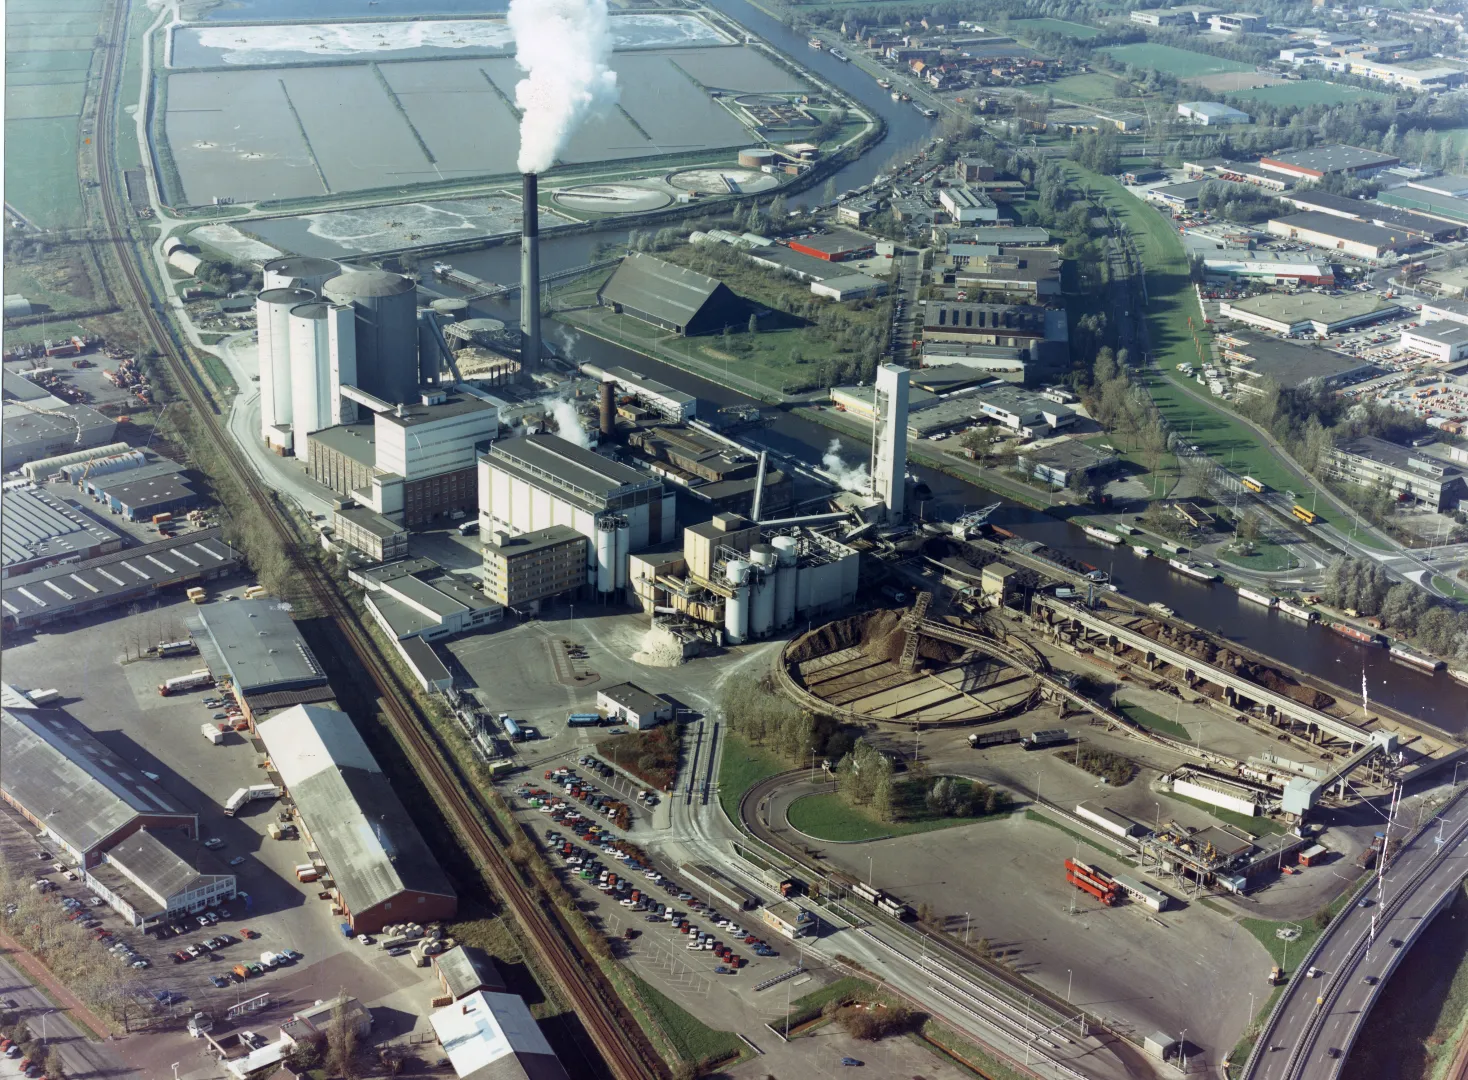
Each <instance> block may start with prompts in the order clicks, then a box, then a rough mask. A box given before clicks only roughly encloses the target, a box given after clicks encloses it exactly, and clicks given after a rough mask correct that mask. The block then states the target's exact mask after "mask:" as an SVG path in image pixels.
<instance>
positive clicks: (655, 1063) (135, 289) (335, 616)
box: [97, 0, 667, 1080]
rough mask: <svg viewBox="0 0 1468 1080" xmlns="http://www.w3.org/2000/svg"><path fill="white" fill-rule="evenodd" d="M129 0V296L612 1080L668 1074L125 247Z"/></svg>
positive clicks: (105, 165)
mask: <svg viewBox="0 0 1468 1080" xmlns="http://www.w3.org/2000/svg"><path fill="white" fill-rule="evenodd" d="M128 9H129V4H128V0H116V2H115V4H114V7H113V12H112V25H111V27H110V40H111V41H112V43H113V44H112V46H111V47H110V48H108V49H107V50H106V51H105V59H104V62H103V69H102V79H101V93H100V95H99V99H98V106H97V156H98V162H97V163H98V169H97V175H98V180H99V185H100V186H99V189H98V190H99V194H100V196H101V206H102V212H103V215H104V217H105V219H106V224H107V228H108V231H109V234H110V235H111V236H112V237H114V238H115V241H114V242H115V243H116V245H117V247H118V251H117V255H118V259H117V261H118V264H119V265H120V266H121V268H122V273H123V276H124V278H125V279H126V281H125V284H126V291H127V293H128V294H129V298H130V299H131V300H132V301H133V302H134V303H136V304H137V307H138V310H139V311H140V312H141V314H142V316H143V318H144V320H145V322H146V324H147V328H148V333H149V334H150V336H152V338H153V340H154V342H155V344H156V346H157V347H158V349H159V352H160V353H161V354H162V358H163V363H164V364H166V365H167V367H168V370H169V372H170V374H171V376H172V379H173V381H174V384H175V386H176V387H177V388H178V390H179V391H180V392H181V393H182V394H183V395H184V397H185V398H186V399H187V400H188V403H189V404H190V405H191V406H193V408H194V410H195V411H196V413H197V416H198V419H199V422H200V423H201V424H202V425H203V427H204V429H205V431H206V433H207V435H208V436H209V437H210V438H211V439H212V440H213V441H214V443H215V446H216V447H217V449H218V451H219V453H220V455H221V457H222V459H223V460H224V463H225V465H226V467H227V468H228V469H229V471H230V472H231V473H233V474H234V475H235V477H236V479H237V480H238V482H239V483H240V484H241V486H242V487H243V488H244V490H245V491H246V492H247V494H248V495H249V496H250V498H251V500H252V501H253V502H254V503H255V505H256V507H257V508H258V510H259V512H260V513H261V514H263V515H264V516H265V518H266V520H267V522H268V523H269V525H270V528H271V531H272V532H273V533H274V534H275V536H276V537H277V538H278V539H279V542H280V544H281V547H282V550H284V551H285V552H286V553H287V554H288V555H289V557H290V559H291V562H292V564H293V566H294V568H295V569H296V570H297V572H298V573H299V576H300V580H301V582H302V583H303V585H304V586H305V587H306V588H307V589H308V590H309V591H310V593H311V595H312V596H313V598H314V599H315V600H316V602H317V603H318V604H320V606H321V610H322V611H323V612H324V613H325V614H326V615H327V616H328V617H329V618H330V619H331V620H332V621H333V622H334V623H335V625H336V627H337V629H338V630H339V631H340V633H341V635H342V638H343V640H344V641H345V642H346V644H347V646H348V647H349V648H350V650H351V659H354V660H355V661H356V662H357V663H358V664H359V665H360V666H361V668H362V670H363V671H365V672H366V673H367V674H368V675H369V677H370V678H371V680H372V685H373V686H374V687H375V689H376V691H377V694H378V697H379V698H380V700H381V704H382V708H383V711H384V713H385V714H386V715H387V717H388V719H389V723H390V725H391V727H392V729H393V731H394V733H395V734H396V735H397V737H398V739H399V740H400V742H401V743H402V745H403V746H404V747H405V749H406V750H407V753H408V758H409V761H410V762H411V764H412V765H413V767H414V769H415V770H416V772H417V773H418V775H419V776H420V777H421V778H422V779H423V781H424V783H425V785H426V786H427V788H428V790H429V791H430V792H431V793H432V794H433V796H434V798H435V800H436V801H437V802H438V804H439V806H440V807H441V808H442V810H443V812H444V814H445V815H446V816H447V818H448V820H449V821H450V823H451V824H452V825H453V826H455V827H456V828H457V830H458V832H459V835H460V836H461V837H462V839H463V841H464V842H465V844H466V845H467V846H468V847H469V849H470V851H471V853H472V855H473V856H474V857H475V858H476V859H477V861H478V862H479V863H480V865H481V866H482V867H484V869H486V870H487V871H488V872H489V875H490V877H491V879H492V880H493V882H494V884H495V887H496V888H497V889H498V890H499V892H500V893H501V895H502V896H503V898H504V900H505V903H506V906H507V907H508V908H509V909H510V911H511V912H512V913H513V914H514V916H515V918H516V920H517V921H518V922H519V924H520V926H521V927H522V929H523V930H524V932H525V933H526V935H527V936H528V938H529V940H530V942H531V944H532V946H533V948H534V950H535V954H536V956H537V958H538V960H539V961H540V963H541V965H542V966H543V968H544V970H546V971H548V972H550V973H551V975H552V976H553V977H554V978H555V980H556V982H557V983H558V984H559V986H560V988H561V992H562V994H563V995H564V997H565V999H566V1000H567V1001H568V1002H569V1003H570V1005H571V1007H572V1009H573V1010H574V1012H575V1014H576V1016H577V1019H578V1020H579V1021H580V1023H581V1024H582V1025H583V1026H584V1027H585V1029H586V1031H587V1033H588V1035H589V1036H590V1038H591V1040H592V1042H593V1043H594V1044H595V1047H596V1050H597V1052H598V1053H600V1054H601V1056H602V1059H603V1061H604V1062H605V1064H606V1067H607V1069H608V1070H609V1071H610V1072H611V1074H612V1075H613V1076H615V1077H618V1078H619V1080H621V1078H627V1080H632V1078H642V1077H663V1076H665V1075H666V1072H667V1070H666V1068H665V1067H664V1065H663V1063H662V1061H661V1059H660V1058H659V1057H658V1056H657V1054H656V1052H655V1051H654V1050H653V1049H652V1047H651V1045H650V1044H648V1042H647V1041H646V1040H645V1039H643V1038H642V1037H641V1035H640V1029H639V1028H638V1026H637V1024H636V1022H635V1021H634V1019H633V1017H632V1016H631V1015H630V1014H629V1013H628V1012H627V1010H626V1009H625V1008H624V1007H623V1006H622V1005H621V1003H620V1001H618V1000H617V998H616V996H615V994H613V993H612V992H611V988H610V986H609V984H608V983H607V982H606V980H605V977H604V975H603V974H602V972H601V971H600V969H599V968H598V967H597V964H596V961H595V959H594V958H593V957H592V956H591V955H590V954H589V952H588V951H587V950H586V948H585V946H584V945H583V944H582V942H581V941H580V940H579V939H578V938H577V937H576V936H575V934H574V932H573V931H572V930H571V928H570V927H569V926H567V925H566V924H565V923H564V922H563V921H562V920H561V919H560V918H559V916H558V914H557V913H556V912H555V910H554V908H553V907H552V906H551V905H550V904H549V903H543V902H541V901H539V900H537V899H536V897H535V896H534V895H532V893H531V891H530V889H529V888H528V887H527V886H526V884H525V883H524V882H523V881H522V880H521V879H520V876H519V874H518V873H517V871H516V870H515V868H514V867H513V866H512V865H511V863H510V862H509V860H508V858H507V857H506V856H505V854H504V851H503V847H504V846H507V841H508V838H507V837H505V836H502V835H498V834H496V833H495V832H494V831H493V829H492V827H491V826H487V825H486V824H485V823H484V821H483V819H481V818H480V816H479V815H478V814H477V813H476V811H475V808H474V806H473V805H472V804H471V802H470V800H469V798H468V796H467V795H465V793H464V790H463V788H462V787H461V785H460V784H459V783H458V782H457V780H456V776H455V772H454V770H453V769H452V768H451V767H450V766H449V765H448V764H447V763H446V761H445V758H444V756H443V755H442V754H441V753H440V752H439V748H438V747H437V745H436V743H435V737H434V736H433V735H432V734H431V733H430V732H429V731H428V730H427V729H426V727H425V725H423V724H422V723H420V722H419V720H418V717H417V715H416V710H415V709H414V707H413V705H412V703H411V698H410V696H409V695H408V693H407V692H406V690H405V689H404V687H403V686H402V684H401V683H400V682H399V680H398V678H397V675H396V673H395V672H394V671H393V670H392V669H391V667H390V666H389V665H388V664H387V663H386V662H385V661H384V659H383V658H382V656H381V654H380V653H379V652H378V650H377V648H376V646H375V644H374V643H373V642H372V640H371V638H370V637H369V636H368V635H367V634H366V633H365V631H364V630H363V629H362V627H361V624H360V623H359V621H358V620H357V618H356V617H355V615H354V613H353V612H352V610H351V608H350V607H349V606H348V605H347V603H346V601H345V599H344V598H343V597H342V596H341V594H340V593H339V592H338V591H337V588H336V586H335V584H334V583H333V582H332V581H331V580H330V579H329V578H328V577H327V575H326V573H325V571H324V570H323V569H322V568H321V567H320V565H319V564H317V563H316V562H315V561H314V560H312V559H310V558H307V557H306V556H305V554H304V553H303V551H302V549H301V548H300V546H299V544H298V542H297V537H296V533H295V530H294V528H293V527H292V525H291V522H290V520H289V519H288V517H287V516H286V514H285V512H284V511H283V510H282V509H281V507H280V506H279V505H277V504H276V503H275V501H274V500H273V499H272V497H271V492H270V490H269V488H268V487H267V486H266V485H265V484H264V483H263V482H262V480H261V479H260V477H259V476H258V475H257V474H256V473H255V471H254V469H253V468H252V467H251V466H250V464H249V462H248V461H247V460H246V459H245V456H244V454H243V453H242V452H241V450H240V449H239V447H237V446H236V445H235V444H234V442H233V441H232V439H231V438H230V435H229V432H228V431H227V430H226V427H225V425H224V423H223V418H222V416H221V414H220V411H219V408H218V406H217V405H216V404H215V402H214V401H212V400H211V399H210V397H209V396H208V395H207V394H206V393H205V392H204V390H203V388H202V386H201V385H200V384H199V382H198V380H197V379H196V378H195V376H194V374H193V372H192V371H191V370H190V368H189V366H188V363H187V361H186V360H185V358H184V356H183V354H182V352H181V351H180V349H179V346H178V343H177V342H176V340H175V339H174V337H173V335H172V334H171V333H170V332H169V328H168V326H167V324H166V323H165V322H164V319H163V318H162V316H161V314H160V310H161V305H157V306H155V303H154V302H153V293H152V290H151V289H150V287H149V284H148V281H147V280H146V278H145V276H144V273H143V270H142V269H141V268H140V267H139V265H138V263H137V260H136V258H135V253H134V252H130V251H126V250H123V246H124V245H125V244H126V243H127V241H126V240H125V237H126V233H125V231H124V222H123V220H122V215H121V212H120V211H119V208H118V207H119V202H118V189H117V176H116V171H115V168H114V162H113V160H112V148H113V145H114V139H115V137H116V132H115V130H114V126H115V125H114V118H115V116H116V114H117V108H116V106H117V94H118V90H119V88H120V82H121V70H120V69H121V65H122V58H123V54H124V52H125V45H126V40H127V13H128Z"/></svg>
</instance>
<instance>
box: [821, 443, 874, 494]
mask: <svg viewBox="0 0 1468 1080" xmlns="http://www.w3.org/2000/svg"><path fill="white" fill-rule="evenodd" d="M821 465H822V466H824V467H825V471H826V475H827V476H829V477H830V478H831V479H832V480H834V481H835V482H836V484H837V485H838V486H840V487H841V489H842V490H844V491H856V492H860V493H861V494H863V495H865V494H866V493H867V492H869V491H871V490H872V474H871V473H869V472H867V467H866V466H865V465H862V464H859V463H858V464H856V465H847V464H846V462H844V461H842V460H841V440H840V439H832V440H831V442H830V445H829V446H827V447H826V453H825V455H824V456H823V457H822V458H821Z"/></svg>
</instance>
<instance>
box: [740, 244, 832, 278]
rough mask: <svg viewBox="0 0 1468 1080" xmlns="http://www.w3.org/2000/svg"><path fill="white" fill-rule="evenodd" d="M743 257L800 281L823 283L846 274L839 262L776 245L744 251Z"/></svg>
mask: <svg viewBox="0 0 1468 1080" xmlns="http://www.w3.org/2000/svg"><path fill="white" fill-rule="evenodd" d="M744 257H745V258H746V259H748V260H749V261H750V262H753V263H758V264H759V265H761V266H768V267H770V269H772V270H780V271H783V272H784V273H787V274H791V275H793V276H795V277H797V278H800V279H801V280H802V281H825V280H826V279H827V278H830V277H836V276H837V275H839V274H843V273H845V272H846V271H845V268H844V267H843V266H842V264H841V263H839V262H828V261H827V260H825V259H818V258H816V257H815V256H814V255H807V254H806V253H805V252H803V251H792V250H790V249H789V248H788V247H781V246H780V245H778V244H777V245H775V246H773V247H767V248H755V249H752V250H750V251H746V252H745V253H744Z"/></svg>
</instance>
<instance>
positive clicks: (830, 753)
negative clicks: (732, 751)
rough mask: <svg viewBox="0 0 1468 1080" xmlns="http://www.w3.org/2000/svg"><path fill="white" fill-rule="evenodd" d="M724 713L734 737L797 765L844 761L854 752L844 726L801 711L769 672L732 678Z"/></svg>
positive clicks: (725, 691)
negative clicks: (823, 759)
mask: <svg viewBox="0 0 1468 1080" xmlns="http://www.w3.org/2000/svg"><path fill="white" fill-rule="evenodd" d="M719 707H720V708H721V709H722V711H723V713H724V723H725V724H727V725H728V727H729V731H730V733H731V734H734V735H737V736H739V737H740V738H741V739H743V740H744V741H745V742H748V743H750V744H752V745H754V746H758V747H761V748H762V749H765V750H769V751H771V752H772V753H775V754H777V755H779V756H780V757H782V758H784V759H785V760H786V761H788V762H790V763H791V764H792V765H801V764H805V765H809V764H811V762H812V761H813V760H814V759H815V758H816V757H841V756H842V755H844V754H845V753H846V752H847V750H849V749H850V747H851V741H852V740H851V737H850V735H848V734H847V732H846V731H845V730H843V729H842V727H841V725H840V724H838V723H836V721H834V720H832V719H830V718H829V717H824V716H815V715H813V714H811V713H809V712H806V711H805V710H804V709H802V708H800V707H799V706H797V705H796V704H795V703H794V702H792V701H791V700H790V699H789V698H787V697H786V696H785V695H784V694H782V693H781V692H780V690H779V688H778V687H777V686H776V685H775V683H774V676H773V675H772V674H771V673H769V672H768V671H766V672H762V673H760V674H750V673H747V672H741V673H738V674H735V675H733V676H731V677H730V678H729V679H728V680H727V681H726V682H725V683H724V686H723V689H722V691H721V693H720V695H719Z"/></svg>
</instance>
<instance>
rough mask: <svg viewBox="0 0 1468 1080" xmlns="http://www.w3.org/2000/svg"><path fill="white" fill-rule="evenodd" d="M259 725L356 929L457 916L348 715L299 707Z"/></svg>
mask: <svg viewBox="0 0 1468 1080" xmlns="http://www.w3.org/2000/svg"><path fill="white" fill-rule="evenodd" d="M258 730H259V735H260V739H261V741H262V742H263V743H264V744H265V752H266V754H267V755H268V756H269V758H270V762H271V764H272V765H273V766H274V767H275V770H276V772H278V773H279V774H280V778H281V781H282V783H283V784H284V785H285V787H286V789H287V790H288V791H289V792H290V796H291V799H292V800H293V801H294V802H295V813H296V816H297V817H298V818H299V819H300V823H301V829H302V832H303V833H305V834H307V844H308V845H310V846H311V847H312V848H314V849H315V850H316V851H317V852H318V853H319V855H320V858H321V861H322V862H324V863H325V864H326V874H325V875H324V878H325V879H326V880H327V881H328V882H329V885H328V887H329V888H330V889H331V891H332V893H333V894H334V895H335V897H336V900H337V902H338V903H339V904H340V905H341V907H342V909H343V913H344V916H345V918H346V920H347V922H348V923H349V924H350V925H351V929H352V932H353V933H356V934H366V933H375V932H377V931H379V930H381V929H382V928H383V927H384V926H386V925H387V924H388V923H396V922H409V921H412V922H418V923H427V922H432V921H435V920H438V919H451V918H453V917H454V914H455V912H456V911H457V910H458V898H457V895H456V893H455V891H454V887H453V885H451V884H450V883H449V880H448V877H447V876H446V875H445V874H444V872H443V870H442V869H441V868H440V867H439V865H438V860H437V859H435V858H434V857H433V854H432V852H430V851H429V850H428V845H427V843H425V842H424V839H423V835H422V833H420V832H419V831H418V827H417V826H416V825H414V824H413V820H412V818H411V817H409V815H408V812H407V810H406V809H405V808H404V807H403V804H402V802H401V801H400V800H399V799H398V796H397V793H396V792H395V791H394V790H393V787H392V784H391V783H389V782H388V779H387V777H386V776H384V775H383V772H382V769H381V767H379V766H378V764H377V760H376V759H375V758H374V757H373V756H372V752H371V751H370V750H368V749H367V744H366V743H365V742H363V741H362V736H361V735H360V734H359V733H358V732H357V728H356V725H355V724H353V723H352V718H351V717H350V716H348V715H347V714H346V713H343V712H338V711H337V710H335V709H326V708H322V707H320V706H317V705H297V706H295V707H293V708H290V709H287V710H286V711H284V712H281V713H276V714H275V715H274V716H272V717H270V719H268V720H265V721H262V722H261V724H260V726H259V729H258Z"/></svg>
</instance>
